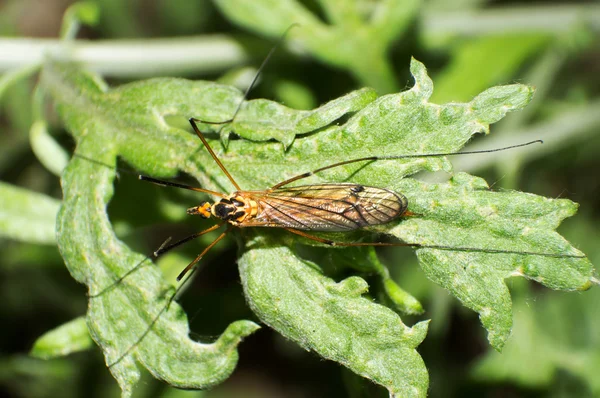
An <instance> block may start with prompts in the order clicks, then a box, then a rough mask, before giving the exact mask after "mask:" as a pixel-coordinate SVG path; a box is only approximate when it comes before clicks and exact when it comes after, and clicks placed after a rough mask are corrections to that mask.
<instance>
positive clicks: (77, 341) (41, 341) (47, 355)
mask: <svg viewBox="0 0 600 398" xmlns="http://www.w3.org/2000/svg"><path fill="white" fill-rule="evenodd" d="M92 345H93V341H92V339H91V337H90V333H89V332H88V328H87V325H86V323H85V317H82V316H80V317H78V318H75V319H73V320H72V321H69V322H67V323H65V324H63V325H60V326H59V327H57V328H55V329H52V330H50V331H49V332H46V333H44V334H43V335H42V336H41V337H39V338H38V339H37V340H36V341H35V343H34V344H33V347H32V348H31V351H30V352H29V355H31V356H33V357H35V358H40V359H51V358H57V357H62V356H65V355H69V354H71V353H73V352H79V351H84V350H87V349H89V348H90V347H91V346H92Z"/></svg>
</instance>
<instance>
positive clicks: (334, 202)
mask: <svg viewBox="0 0 600 398" xmlns="http://www.w3.org/2000/svg"><path fill="white" fill-rule="evenodd" d="M245 194H247V195H249V196H251V197H252V199H253V200H255V201H256V202H257V203H258V204H259V208H260V210H259V213H258V214H257V215H256V216H255V218H253V219H252V220H249V221H248V222H244V223H243V224H242V225H240V226H241V227H255V226H263V227H287V228H295V229H300V230H311V231H351V230H354V229H358V228H362V227H366V226H369V225H378V224H385V223H387V222H390V221H392V220H394V219H396V218H398V217H400V216H401V215H402V213H404V211H405V210H406V207H407V205H408V202H407V200H406V198H405V197H404V196H403V195H400V194H398V193H396V192H393V191H390V190H388V189H383V188H374V187H366V186H363V185H357V184H317V185H304V186H297V187H291V188H279V189H275V190H273V191H264V192H256V191H253V192H246V193H245Z"/></svg>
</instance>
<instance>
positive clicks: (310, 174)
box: [271, 140, 544, 189]
mask: <svg viewBox="0 0 600 398" xmlns="http://www.w3.org/2000/svg"><path fill="white" fill-rule="evenodd" d="M536 143H540V144H543V143H544V142H543V141H542V140H535V141H530V142H526V143H524V144H517V145H511V146H507V147H504V148H496V149H485V150H482V151H465V152H448V153H426V154H417V155H397V156H367V157H364V158H358V159H351V160H345V161H343V162H338V163H334V164H330V165H329V166H324V167H321V168H318V169H316V170H313V171H309V172H307V173H303V174H300V175H297V176H295V177H292V178H289V179H287V180H285V181H282V182H280V183H278V184H275V185H273V186H272V187H271V189H277V188H281V187H283V186H284V185H288V184H290V183H292V182H294V181H298V180H301V179H303V178H306V177H310V176H312V175H314V174H316V173H318V172H321V171H323V170H328V169H333V168H334V167H339V166H343V165H345V164H351V163H356V162H367V161H371V162H373V161H375V160H392V159H411V158H435V157H442V156H455V155H472V154H475V153H490V152H500V151H506V150H507V149H514V148H520V147H522V146H527V145H531V144H536Z"/></svg>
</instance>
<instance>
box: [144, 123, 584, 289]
mask: <svg viewBox="0 0 600 398" xmlns="http://www.w3.org/2000/svg"><path fill="white" fill-rule="evenodd" d="M189 121H190V124H191V125H192V127H193V129H194V131H195V132H196V134H197V135H198V137H199V138H200V140H201V141H202V144H203V145H204V147H205V148H206V149H207V150H208V151H209V153H210V155H211V157H212V158H213V159H214V161H215V162H216V163H217V165H218V166H219V168H220V169H221V170H222V171H223V173H225V175H226V176H227V178H228V179H229V181H230V182H231V183H232V184H233V186H234V187H235V188H236V191H235V192H233V193H232V194H230V195H225V194H223V193H221V192H216V191H211V190H208V189H204V188H196V187H191V186H188V185H184V184H178V183H173V182H169V181H163V180H158V179H155V178H152V177H148V176H143V175H140V176H139V178H140V179H141V180H144V181H149V182H152V183H155V184H158V185H163V186H171V187H177V188H182V189H188V190H192V191H197V192H203V193H209V194H212V195H215V196H218V197H221V200H220V201H218V202H215V203H210V202H204V203H202V204H200V205H198V206H194V207H191V208H189V209H188V210H187V213H188V214H190V215H200V216H201V217H203V218H210V217H215V218H217V219H219V220H220V222H218V223H217V224H215V225H213V226H212V227H210V228H207V229H205V230H203V231H201V232H198V233H196V234H193V235H191V236H189V237H187V238H185V239H183V240H180V241H178V242H175V243H173V244H171V245H165V246H164V247H162V248H160V249H159V250H157V251H156V252H155V253H154V255H155V256H159V255H160V254H162V253H164V252H166V251H169V250H171V249H173V248H175V247H177V246H179V245H181V244H183V243H186V242H189V241H190V240H192V239H195V238H197V237H200V236H202V235H204V234H206V233H209V232H212V231H214V230H216V229H218V228H219V227H221V226H223V225H225V224H228V227H227V229H226V230H225V231H224V232H223V233H221V234H220V235H219V236H218V237H217V238H216V239H215V240H214V241H213V242H212V243H211V244H209V245H208V246H207V247H206V248H205V249H204V250H203V251H202V252H201V253H200V254H199V255H198V256H197V257H196V258H195V259H194V260H193V261H192V262H191V263H190V264H189V265H188V266H187V267H185V269H184V270H183V271H181V273H180V274H179V276H178V277H177V280H178V281H179V280H181V279H182V278H183V277H184V276H185V275H186V274H187V272H188V271H190V270H191V269H192V268H193V267H194V266H195V265H196V264H197V263H198V262H199V261H200V260H201V259H202V257H203V256H204V255H205V254H206V253H207V252H208V251H209V250H210V249H211V248H212V247H214V246H215V245H216V244H217V243H218V242H219V241H220V240H221V239H223V238H224V237H225V236H226V234H227V233H228V232H229V231H230V230H231V229H232V228H233V227H239V228H246V227H263V228H265V227H269V228H283V229H285V230H287V231H289V232H291V233H294V234H296V235H300V236H303V237H305V238H308V239H312V240H315V241H318V242H320V243H324V244H327V245H330V246H411V247H417V248H432V249H441V250H455V251H472V252H485V253H513V254H529V255H539V256H546V257H579V256H572V255H564V254H554V253H538V252H523V251H510V250H494V249H483V248H472V247H451V246H437V245H422V244H419V243H404V242H402V243H385V242H357V243H346V242H336V241H332V240H328V239H323V238H321V237H317V236H314V235H312V234H310V233H308V232H306V231H315V232H316V231H325V232H347V231H353V230H356V229H359V228H364V227H368V226H375V225H381V224H386V223H389V222H391V221H393V220H397V219H398V218H400V217H402V216H403V215H412V213H410V212H408V211H407V208H408V200H407V199H406V197H405V196H404V195H402V194H401V193H398V192H394V191H392V190H389V189H386V188H379V187H371V186H365V185H360V184H352V183H325V184H313V185H300V186H292V187H289V185H290V184H291V183H293V182H295V181H298V180H301V179H303V178H306V177H309V176H312V175H314V174H316V173H319V172H321V171H324V170H327V169H332V168H335V167H339V166H342V165H347V164H350V163H357V162H367V161H376V160H384V159H385V160H390V159H406V158H423V157H442V156H452V155H458V154H461V155H464V154H474V153H489V152H498V151H504V150H508V149H514V148H518V147H523V146H527V145H532V144H536V143H542V141H541V140H535V141H530V142H526V143H523V144H518V145H512V146H508V147H504V148H497V149H491V150H483V151H470V152H461V153H456V152H452V153H432V154H419V155H398V156H370V157H364V158H358V159H351V160H347V161H343V162H338V163H334V164H331V165H328V166H324V167H321V168H318V169H316V170H313V171H310V172H306V173H302V174H299V175H297V176H295V177H292V178H289V179H287V180H285V181H282V182H280V183H277V184H275V185H273V186H272V187H270V188H268V189H266V190H262V191H245V190H243V189H242V188H241V187H240V186H239V185H238V183H237V182H236V181H235V179H234V178H233V177H232V176H231V174H230V173H229V171H227V169H226V168H225V166H224V165H223V164H222V163H221V161H220V160H219V158H218V157H217V156H216V154H215V153H214V151H213V150H212V148H211V147H210V145H209V143H208V142H207V140H206V138H205V137H204V135H203V134H202V132H201V131H200V129H199V128H198V126H197V124H196V122H197V121H199V120H198V119H194V118H191V119H190V120H189Z"/></svg>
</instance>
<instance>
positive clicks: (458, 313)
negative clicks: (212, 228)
mask: <svg viewBox="0 0 600 398" xmlns="http://www.w3.org/2000/svg"><path fill="white" fill-rule="evenodd" d="M71 3H72V2H70V1H67V0H45V1H34V0H4V1H0V35H1V37H0V73H2V74H3V75H2V77H6V76H9V74H10V71H14V68H16V67H23V66H27V65H28V63H29V64H30V63H32V62H35V61H36V60H39V57H40V56H41V55H42V53H43V51H44V49H47V48H48V46H52V45H55V44H57V43H58V36H59V34H60V29H61V21H62V18H63V15H64V13H65V10H66V9H67V8H68V6H69V5H70V4H71ZM96 3H97V4H98V6H99V11H100V13H99V21H98V23H97V24H96V25H95V26H93V27H89V26H83V27H82V28H81V30H80V31H79V33H78V35H77V39H78V40H77V41H74V42H72V43H71V45H72V46H73V47H72V48H73V49H74V51H73V53H72V55H73V56H74V57H75V58H77V59H80V60H82V61H83V62H85V63H86V64H87V65H88V67H90V68H91V69H94V70H97V71H99V72H100V73H101V74H102V75H103V76H105V78H107V79H108V81H109V83H110V84H112V85H118V84H121V83H124V82H128V81H132V80H136V79H140V78H146V77H150V76H182V77H186V78H193V79H207V80H214V79H221V81H223V82H227V83H232V84H237V85H239V86H240V87H244V86H247V84H248V83H249V80H250V79H251V78H252V76H253V75H254V74H255V71H256V68H257V66H258V65H259V64H260V62H261V61H262V60H263V59H264V57H265V55H266V54H267V52H268V51H269V49H270V48H271V47H272V46H273V43H274V42H275V41H276V40H277V39H278V37H279V36H280V35H281V33H282V32H283V30H285V28H286V27H288V26H289V25H290V22H289V19H290V18H291V20H292V21H295V19H296V18H297V19H298V21H296V22H300V23H301V25H302V26H300V27H298V28H295V29H296V30H298V33H292V34H291V38H290V40H289V41H288V42H287V43H286V44H284V45H283V48H280V49H278V50H277V52H276V53H275V56H274V57H273V59H271V60H270V62H269V64H268V65H267V67H266V69H265V71H264V73H263V74H262V76H261V79H260V83H259V85H258V86H257V87H256V88H255V89H254V90H253V91H252V93H251V94H250V96H251V97H252V98H258V97H265V98H271V99H275V100H278V101H281V102H283V103H284V104H286V105H287V106H290V107H295V108H312V107H315V106H317V105H319V104H321V103H323V102H326V101H328V100H330V99H333V98H336V97H338V96H340V95H342V94H345V93H347V92H349V91H351V90H353V89H356V88H360V87H363V86H372V87H374V88H376V89H377V90H378V91H379V92H380V93H381V94H383V93H386V92H394V91H398V90H402V89H404V88H406V87H410V85H411V84H412V82H411V80H410V75H409V73H408V65H409V60H410V57H411V56H414V57H416V58H417V59H419V60H420V61H422V62H424V63H425V65H426V66H427V67H428V70H429V73H430V75H431V76H432V78H433V81H434V84H435V89H434V97H433V98H432V101H433V102H437V103H443V102H449V101H468V100H470V99H471V98H472V97H473V96H474V95H476V94H477V93H479V92H480V91H482V90H484V89H486V88H488V87H490V86H493V85H498V84H506V83H512V82H520V83H526V84H531V85H535V86H536V87H537V93H536V97H535V99H534V101H533V102H532V104H530V105H529V106H528V107H527V108H526V110H525V111H523V112H519V113H516V114H511V115H510V116H509V117H507V118H506V119H505V120H503V121H502V122H501V123H499V124H497V125H494V126H492V133H493V134H492V136H491V137H490V138H486V139H485V140H481V139H477V140H475V141H474V142H473V144H472V145H471V147H470V148H471V149H477V148H479V149H480V148H493V147H500V146H505V145H511V144H515V143H520V142H524V141H528V140H530V139H543V140H545V142H546V143H545V144H544V145H543V146H541V147H540V146H533V147H529V148H526V149H524V150H519V151H514V152H509V153H498V154H487V155H483V156H478V157H475V156H473V157H462V158H456V159H454V160H453V163H454V164H455V166H456V169H457V170H461V171H467V172H470V173H474V174H477V175H481V176H483V177H485V178H486V179H487V181H488V182H489V183H490V184H491V185H493V187H494V188H495V189H519V190H523V191H527V192H533V193H536V194H539V195H544V196H548V197H566V198H569V199H571V200H573V201H576V202H578V203H580V205H581V207H580V211H579V214H578V215H577V216H576V217H574V218H572V219H570V220H567V221H566V222H565V223H564V225H563V226H561V227H560V229H559V231H560V232H561V233H562V234H563V235H565V236H566V238H567V239H569V240H571V241H572V242H573V243H574V244H575V246H577V247H579V248H580V249H581V250H583V251H584V252H585V253H586V254H588V256H589V257H590V259H591V261H592V262H593V263H595V264H598V263H599V262H600V229H599V228H598V227H597V225H598V222H599V221H600V206H599V201H598V199H597V198H598V195H600V177H599V175H598V169H599V167H600V163H599V157H598V155H597V154H598V152H599V151H600V134H598V131H600V95H599V94H600V46H599V43H600V41H599V33H600V4H599V3H598V2H592V1H587V2H586V1H562V2H561V1H521V2H519V1H484V0H445V1H442V0H431V1H426V2H419V1H404V0H390V1H388V2H382V1H375V0H371V1H369V0H364V1H360V0H357V1H349V0H348V1H341V0H339V1H334V0H329V1H326V0H321V1H320V0H307V1H302V2H300V1H298V2H296V1H281V2H274V3H273V4H278V5H280V6H277V7H275V6H271V7H267V8H265V9H264V10H262V11H260V15H259V16H256V15H252V14H251V13H246V14H245V17H240V16H239V15H237V16H236V15H234V11H232V10H231V9H230V8H229V7H228V3H229V2H227V1H214V2H212V1H209V0H170V1H168V0H157V1H149V0H128V1H118V0H99V1H97V2H96ZM249 3H250V2H249ZM256 3H264V2H262V1H257V2H256ZM382 3H395V4H396V6H397V7H395V8H396V9H398V10H400V11H401V12H399V13H398V14H394V15H392V14H389V15H381V13H380V12H379V11H380V7H381V6H382ZM280 8H281V9H280ZM266 10H268V11H269V12H267V11H266ZM285 12H287V14H285ZM278 13H280V14H278ZM259 17H260V18H263V19H264V20H260V18H259ZM369 20H371V21H377V20H379V21H381V20H383V21H385V23H382V24H379V25H378V28H377V29H373V28H372V27H371V26H370V24H369V22H368V21H369ZM316 26H318V27H319V29H321V31H319V32H317V30H316V28H315V27H316ZM311 29H315V30H314V31H311ZM317 33H322V34H323V35H322V36H319V35H318V34H317ZM294 34H296V35H297V36H294ZM317 37H320V39H319V40H317V39H316V38H317ZM323 37H324V38H326V39H323ZM23 38H29V39H30V40H28V41H25V40H23ZM80 39H81V41H80ZM166 39H168V41H165V40H166ZM294 39H295V40H294ZM35 81H36V80H35V75H34V76H33V77H30V78H21V79H4V80H0V129H1V130H0V175H1V180H2V181H3V182H5V183H8V184H12V185H16V186H19V187H22V188H25V189H28V190H31V191H35V192H40V193H43V194H45V195H47V196H50V197H54V198H56V199H57V200H60V198H61V190H60V185H59V178H58V177H57V176H56V175H55V174H54V173H53V172H52V171H49V169H48V167H45V166H44V165H43V164H44V163H43V161H40V159H39V158H40V157H41V158H43V156H42V155H43V154H42V155H40V151H39V150H38V151H36V150H34V149H32V145H31V144H30V141H32V142H34V143H35V142H36V140H35V139H34V138H32V137H34V136H35V132H34V129H33V130H32V129H31V126H32V123H33V121H34V120H35V118H36V115H35V111H34V110H35V109H36V108H35V106H32V98H34V94H33V88H34V85H35ZM190 116H197V115H190ZM46 117H48V118H49V121H50V123H51V132H52V135H53V137H54V138H55V140H56V141H57V142H58V143H60V144H61V145H62V146H63V147H64V148H65V149H67V150H68V151H72V150H73V147H72V146H73V143H72V141H71V140H70V138H69V136H68V134H67V133H66V132H65V131H64V130H62V128H61V126H60V124H59V123H58V122H57V120H56V119H53V118H52V117H53V114H52V111H51V109H48V111H47V112H46ZM30 130H31V131H30ZM33 147H34V148H35V145H33ZM42 152H43V151H42ZM36 153H37V155H36ZM42 160H43V159H42ZM132 197H136V198H140V197H143V198H145V200H144V203H139V202H137V201H134V200H131V198H132ZM2 203H4V202H3V201H2V199H0V226H2V225H4V223H5V222H6V220H7V219H8V218H9V217H11V216H14V214H10V210H9V209H8V208H7V206H5V205H4V204H2ZM190 203H194V201H193V197H192V196H190V195H188V194H186V193H179V192H172V191H170V190H164V189H161V188H158V187H155V186H151V185H147V184H143V183H140V182H138V181H137V180H136V179H135V178H132V177H129V176H128V175H127V174H123V175H122V178H121V179H120V180H119V181H118V182H117V186H116V196H115V198H114V199H113V201H112V203H111V206H110V208H109V212H110V214H111V218H112V219H113V222H114V225H115V229H116V230H117V232H118V233H120V236H121V237H122V238H123V239H124V240H126V241H127V242H128V243H129V244H131V245H132V246H133V247H135V248H136V249H138V250H139V251H141V252H143V253H148V252H151V251H152V250H154V249H156V247H157V246H158V245H159V244H160V242H161V240H162V239H163V238H164V236H169V235H174V236H182V235H185V234H186V233H189V232H193V231H195V230H196V227H195V226H194V224H193V220H188V219H176V217H175V216H173V213H174V212H173V208H174V206H188V205H189V204H190ZM49 207H50V208H52V206H49ZM148 209H154V211H152V212H149V211H148ZM49 216H52V212H51V211H50V212H49V214H48V213H46V214H41V215H36V214H32V215H30V216H29V217H30V218H29V219H28V217H27V215H24V217H23V219H24V221H23V222H24V223H29V224H28V226H29V225H30V224H31V223H33V222H34V219H41V220H44V219H45V220H46V221H47V223H51V222H52V217H49ZM173 221H177V222H176V223H173ZM42 224H43V222H42V221H40V228H42V227H43V225H42ZM173 224H176V225H173ZM46 227H47V225H46ZM29 228H30V227H29ZM27 229H28V228H24V231H27ZM0 244H1V247H2V255H1V256H0V274H1V277H0V303H2V304H1V306H0V314H1V317H2V318H1V319H2V325H3V328H2V330H1V331H0V338H1V343H0V394H4V395H7V396H14V397H49V396H60V397H79V396H82V397H83V396H86V397H112V396H119V394H120V391H119V388H118V386H117V384H116V382H115V381H114V380H113V379H112V377H111V376H110V373H109V372H108V370H107V369H106V367H105V366H104V360H103V357H102V354H101V353H100V351H99V349H98V348H97V347H95V346H92V347H90V349H89V350H86V351H82V352H79V353H76V354H72V355H70V356H66V357H64V358H59V359H52V360H47V361H45V360H41V359H34V358H31V357H29V356H28V352H29V350H30V349H31V347H32V344H33V343H34V341H35V340H36V338H38V337H39V336H40V335H42V334H43V333H44V332H46V331H48V330H50V329H53V328H55V327H57V326H59V325H61V324H63V323H65V322H67V321H70V320H72V319H73V318H76V317H77V316H81V315H83V314H85V310H86V296H85V289H84V287H83V286H81V285H78V284H77V283H76V282H74V281H73V280H72V279H71V277H70V275H69V274H68V272H67V270H66V268H65V267H64V265H63V263H62V260H61V257H60V255H59V253H58V250H57V249H56V246H55V244H54V242H53V241H52V239H46V240H44V239H38V238H36V237H35V236H32V234H31V233H23V234H18V233H12V234H9V233H6V232H5V231H4V230H3V231H2V237H1V238H0ZM200 244H201V243H200ZM198 247H199V246H198V244H190V245H188V246H186V247H184V248H182V249H181V250H180V251H177V253H171V254H170V255H169V256H167V257H166V258H165V259H164V260H163V261H162V263H164V264H162V265H165V264H167V263H169V262H173V263H178V264H180V263H181V262H182V261H183V262H184V263H185V259H189V258H192V257H193V256H194V255H195V254H196V252H197V250H198ZM380 254H381V256H382V258H383V260H384V261H385V263H386V264H388V265H389V266H390V268H391V269H392V272H393V273H394V277H395V279H396V280H397V281H398V282H399V283H400V285H401V286H403V287H404V288H405V289H407V290H408V291H409V292H410V293H412V294H413V295H415V296H416V297H417V298H418V299H419V300H421V302H422V303H423V304H424V305H425V308H426V313H425V315H424V317H421V318H420V319H428V318H430V319H432V322H431V327H430V332H429V335H428V337H427V339H426V340H425V342H424V343H423V344H422V345H421V346H420V347H419V352H420V353H421V355H422V356H423V358H424V360H425V363H426V364H427V366H428V369H429V372H430V377H431V382H430V396H432V397H448V396H485V397H500V396H502V397H537V396H544V397H586V396H600V377H599V371H598V369H600V309H599V308H600V307H599V305H600V293H598V289H592V290H591V291H588V292H582V293H562V292H561V293H558V292H553V291H550V290H548V289H545V288H541V287H540V286H537V285H534V284H531V283H528V282H525V281H523V280H516V279H515V280H511V281H509V284H510V287H511V290H512V293H513V299H514V321H515V327H514V331H513V337H512V338H511V340H510V341H509V342H508V343H507V346H506V348H505V350H504V353H503V354H502V355H500V354H497V353H495V352H491V351H493V350H492V349H491V348H490V347H489V346H488V344H487V341H486V336H485V331H484V329H483V328H482V327H481V325H480V323H479V320H478V319H477V316H476V314H475V313H473V312H471V311H468V310H466V309H464V308H462V307H461V306H460V305H457V303H456V301H455V300H454V299H453V298H451V297H450V295H449V294H447V293H446V292H445V291H443V290H442V289H440V288H439V287H437V286H435V285H434V284H433V283H431V282H429V281H427V280H426V279H425V278H424V277H423V275H422V273H421V272H420V270H419V268H418V266H417V264H416V261H415V259H414V256H413V255H412V254H411V250H401V249H394V250H387V251H384V250H382V251H380ZM235 262H236V250H235V242H234V239H231V238H230V240H228V241H226V242H225V243H224V244H222V245H219V246H218V247H217V248H216V249H215V250H213V251H211V252H210V254H209V256H208V257H207V258H206V259H204V260H203V265H202V278H197V280H196V281H195V282H194V284H193V286H192V287H191V288H190V289H188V291H187V292H186V294H185V295H184V296H183V305H184V307H185V308H186V309H187V311H188V314H189V316H190V319H191V321H190V324H191V330H192V331H194V333H196V334H197V336H198V338H200V339H212V338H214V337H215V336H216V335H218V334H219V333H220V332H221V331H222V330H223V328H224V325H227V324H228V323H230V322H231V321H233V320H236V319H254V317H253V315H252V313H251V312H250V311H249V310H248V309H247V307H246V305H245V303H244V298H243V296H242V291H241V286H240V285H239V278H238V276H237V270H236V267H235ZM165 266H168V264H167V265H165ZM195 313H200V314H201V317H202V318H203V320H204V322H202V323H203V324H202V325H195V324H194V321H193V318H194V314H195ZM406 318H407V317H403V319H405V321H406V322H408V323H409V324H410V323H411V322H412V321H416V320H417V319H414V320H413V319H406ZM207 320H208V322H207ZM385 395H386V393H385V391H384V390H383V389H382V388H379V387H377V386H374V385H372V384H370V383H369V382H366V381H363V380H361V379H360V378H359V377H358V376H355V375H353V374H351V373H350V372H348V371H347V370H345V369H343V368H342V367H341V366H339V365H337V364H335V363H332V362H325V361H323V360H321V359H320V358H318V357H317V356H316V355H314V354H310V353H306V352H304V351H302V350H301V349H300V348H298V347H297V346H295V345H294V344H293V343H290V342H287V341H285V340H284V339H283V338H281V337H279V336H278V335H277V334H276V333H274V332H272V331H270V330H269V329H268V328H263V329H262V330H261V331H259V332H258V333H256V334H255V335H253V336H251V337H250V338H248V339H247V340H246V341H244V342H243V343H242V344H241V345H240V362H239V364H238V367H237V370H236V371H235V372H234V374H233V375H232V377H231V378H230V379H229V380H228V381H226V382H225V383H224V384H222V385H220V386H218V387H216V388H215V389H213V390H211V391H208V392H190V391H179V390H175V389H172V388H170V387H168V386H165V385H163V384H162V383H160V382H158V381H156V380H153V379H152V378H151V377H150V376H147V377H146V378H145V379H144V381H143V382H142V383H140V385H139V387H138V391H137V392H136V396H140V397H146V396H148V397H242V396H243V397H309V396H310V397H317V396H322V397H325V396H327V397H330V396H332V397H333V396H340V397H342V396H351V397H368V396H385Z"/></svg>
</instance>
